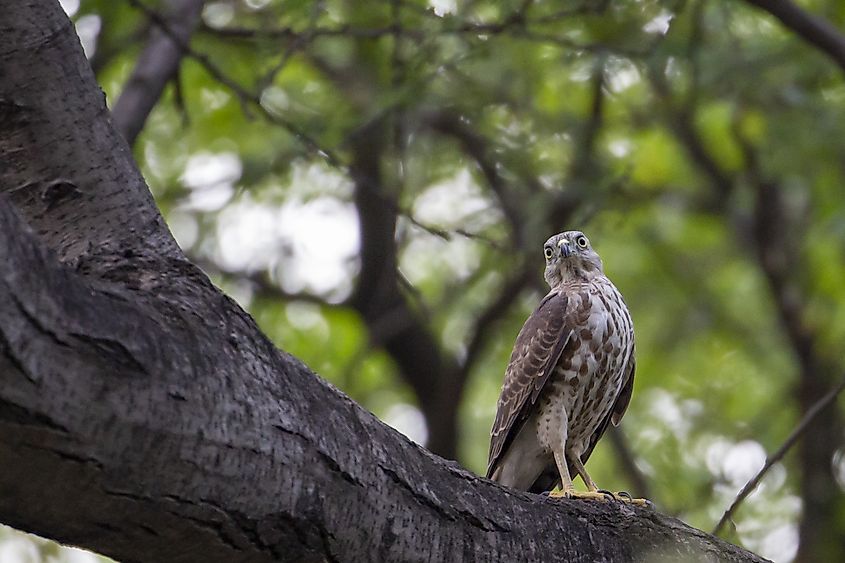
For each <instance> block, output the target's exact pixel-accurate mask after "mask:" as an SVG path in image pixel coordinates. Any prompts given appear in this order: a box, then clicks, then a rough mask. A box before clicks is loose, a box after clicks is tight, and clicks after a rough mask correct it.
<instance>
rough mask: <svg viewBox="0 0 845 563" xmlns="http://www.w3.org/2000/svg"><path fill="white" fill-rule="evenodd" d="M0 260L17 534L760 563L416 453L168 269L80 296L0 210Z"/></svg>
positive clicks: (241, 553)
mask: <svg viewBox="0 0 845 563" xmlns="http://www.w3.org/2000/svg"><path fill="white" fill-rule="evenodd" d="M0 249H2V254H0V303H2V306H0V307H1V308H0V327H2V328H0V340H2V354H0V374H2V378H3V385H2V387H0V459H2V460H3V471H1V472H0V493H2V494H0V520H2V521H4V522H7V523H9V524H12V525H14V526H16V527H19V528H22V529H25V530H30V531H34V532H36V533H39V534H41V535H45V536H47V537H53V538H56V539H59V540H61V541H65V542H69V543H73V544H77V545H82V546H84V547H88V548H90V549H95V550H97V551H100V552H102V553H105V554H108V555H110V556H113V557H116V558H118V559H120V560H122V561H127V562H129V561H189V560H190V561H195V560H198V559H202V560H204V561H273V560H279V559H283V560H299V561H304V560H332V561H340V560H418V559H420V560H421V559H425V560H429V559H433V560H452V561H454V560H465V561H476V560H501V561H513V560H570V559H574V558H576V557H577V558H579V559H582V560H607V561H630V560H634V559H635V558H640V557H645V558H646V559H648V557H649V554H652V555H654V556H655V557H656V556H659V555H660V554H670V555H671V556H673V557H689V558H692V559H693V560H698V559H701V560H708V559H712V560H725V561H760V559H759V558H757V557H755V556H753V555H751V554H749V553H747V552H743V551H742V550H740V549H739V548H736V547H734V546H730V545H729V544H725V543H722V542H720V541H718V540H716V539H714V538H712V537H710V536H707V535H706V534H704V533H702V532H698V531H695V530H692V529H690V528H687V527H686V526H684V525H682V524H681V523H679V522H677V521H674V520H672V519H669V518H666V517H663V516H661V515H659V514H657V513H655V512H650V511H647V510H638V509H632V508H630V507H628V506H623V505H615V504H614V505H611V504H590V503H584V504H580V503H578V502H574V501H572V502H567V501H564V502H548V501H542V500H541V499H540V498H539V497H536V496H533V495H527V494H520V493H515V492H510V491H506V490H503V489H502V488H501V487H499V486H497V485H495V484H493V483H490V482H489V481H487V480H484V479H480V478H478V477H475V476H474V475H471V474H469V473H467V472H465V471H463V470H461V469H459V468H458V467H456V466H454V465H452V464H449V463H447V462H444V461H443V460H440V459H439V458H436V457H434V456H432V455H431V454H428V453H427V452H425V451H424V450H422V449H421V448H419V447H417V446H415V445H413V444H412V443H410V442H408V441H407V440H406V439H404V438H403V437H401V436H400V435H399V434H398V433H396V432H395V431H393V430H391V429H390V428H388V427H386V426H384V425H383V424H381V423H380V422H379V421H378V420H376V419H375V418H374V417H373V416H372V415H370V414H369V413H366V412H364V411H362V410H361V409H360V408H359V407H357V406H356V405H355V404H354V403H353V402H352V401H350V400H349V399H348V398H346V397H344V396H343V395H341V394H340V393H338V392H337V391H336V390H334V389H333V388H332V387H330V386H329V385H327V384H326V383H324V382H323V381H322V380H320V379H319V378H317V377H315V376H313V375H312V374H311V373H310V372H308V370H307V368H305V367H304V366H303V365H302V364H301V363H300V362H298V361H297V360H295V359H294V358H292V357H290V356H287V355H285V354H284V353H281V352H279V351H278V350H276V349H275V348H274V347H273V346H272V344H271V343H270V342H268V341H267V340H266V338H264V337H263V336H262V335H261V334H260V332H259V331H258V329H257V328H256V326H255V324H254V323H253V321H252V319H250V318H249V317H248V316H247V315H246V314H244V313H243V312H242V311H241V310H240V309H239V308H238V307H237V306H236V305H235V304H234V303H233V302H231V301H230V300H228V299H225V298H223V296H221V295H220V294H219V293H218V291H217V290H216V289H215V288H214V287H213V286H211V284H209V283H208V281H207V279H206V278H205V277H204V276H203V275H202V274H200V273H198V272H197V271H196V270H195V269H194V268H193V266H191V265H190V264H188V263H186V262H181V261H178V260H164V261H160V262H158V263H153V262H152V260H151V259H149V258H142V259H138V258H133V259H132V260H127V261H125V262H123V263H120V264H118V263H115V264H114V268H113V269H111V270H110V271H109V272H108V273H107V274H106V277H107V278H108V281H107V282H106V281H96V282H90V281H88V280H86V279H85V278H83V277H81V276H79V275H78V274H75V273H74V272H72V271H69V270H67V269H66V268H64V267H62V266H60V265H59V264H57V263H56V262H55V261H54V260H53V259H52V257H51V255H50V254H49V253H47V252H44V251H42V250H41V249H40V245H39V243H38V241H36V239H35V238H34V237H33V236H32V235H31V234H29V233H28V232H27V229H26V227H25V226H24V225H23V223H22V221H21V220H20V219H19V218H18V217H16V214H15V213H14V212H13V211H12V209H11V208H10V206H9V205H8V204H7V203H5V202H4V203H3V204H2V205H0ZM155 269H158V270H160V271H161V273H160V274H156V273H155V271H154V270H155ZM40 499H49V502H39V500H40ZM529 530H530V532H529Z"/></svg>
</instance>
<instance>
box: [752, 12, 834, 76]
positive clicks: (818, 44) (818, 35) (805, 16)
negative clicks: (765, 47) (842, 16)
mask: <svg viewBox="0 0 845 563" xmlns="http://www.w3.org/2000/svg"><path fill="white" fill-rule="evenodd" d="M745 1H746V2H747V3H748V4H751V5H752V6H756V7H758V8H760V9H761V10H764V11H766V12H768V13H770V14H772V15H773V16H774V17H776V18H777V19H779V20H780V22H781V23H782V24H783V25H785V26H786V27H787V28H789V29H791V30H792V31H794V32H795V33H796V34H797V35H798V36H799V37H801V38H802V39H803V40H804V41H806V42H807V43H809V44H810V45H812V46H813V47H815V48H816V49H818V50H819V51H821V52H823V53H825V54H827V55H828V56H829V57H830V58H831V59H833V61H834V62H835V63H836V64H837V65H839V66H840V67H841V68H842V70H845V34H843V33H842V32H841V31H839V30H838V29H837V28H835V27H834V26H833V25H831V24H830V22H828V21H827V20H825V19H824V18H821V17H819V16H816V15H813V14H811V13H809V12H806V11H804V10H802V9H801V8H800V7H799V6H797V5H796V4H793V3H792V2H790V1H789V0H745Z"/></svg>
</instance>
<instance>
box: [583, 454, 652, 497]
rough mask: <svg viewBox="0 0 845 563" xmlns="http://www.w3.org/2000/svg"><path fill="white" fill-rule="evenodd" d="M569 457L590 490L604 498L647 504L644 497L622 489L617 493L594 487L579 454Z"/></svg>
mask: <svg viewBox="0 0 845 563" xmlns="http://www.w3.org/2000/svg"><path fill="white" fill-rule="evenodd" d="M570 459H571V460H572V466H573V467H575V470H576V471H577V472H578V475H580V476H581V479H583V480H584V484H585V485H587V488H588V489H589V490H590V492H593V493H597V494H599V495H601V496H602V497H604V498H608V497H610V498H612V499H616V500H621V501H623V502H627V503H630V504H636V505H637V506H648V501H647V500H646V499H642V498H632V497H631V495H629V494H628V493H626V492H624V491H623V492H619V493H611V492H610V491H605V490H601V489H599V488H598V487H596V484H595V483H594V482H593V480H592V479H591V478H590V476H589V475H588V474H587V468H586V467H584V464H583V463H581V458H580V456H577V455H574V454H570Z"/></svg>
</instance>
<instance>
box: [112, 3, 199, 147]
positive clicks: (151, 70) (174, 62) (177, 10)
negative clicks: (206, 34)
mask: <svg viewBox="0 0 845 563" xmlns="http://www.w3.org/2000/svg"><path fill="white" fill-rule="evenodd" d="M204 4H205V0H174V1H173V2H171V5H170V7H169V15H168V16H167V18H166V19H167V21H169V22H170V24H169V25H170V32H169V33H172V35H173V37H176V38H178V40H179V41H180V42H181V43H179V44H177V43H174V39H173V38H171V35H169V34H168V33H166V32H164V31H163V30H162V29H161V28H159V27H154V28H153V29H151V30H150V37H149V40H148V41H147V44H146V46H145V47H144V50H143V51H142V52H141V54H140V56H139V57H138V60H137V61H136V62H135V68H134V69H133V70H132V74H131V75H130V76H129V79H128V80H127V81H126V84H125V85H124V87H123V91H122V92H121V93H120V96H119V97H118V98H117V102H115V104H114V107H113V108H112V118H113V119H114V125H115V127H116V128H117V130H118V131H119V132H120V134H121V135H123V138H124V139H126V142H127V143H129V144H130V145H132V144H134V143H135V138H136V137H137V136H138V133H140V132H141V130H142V129H143V128H144V123H146V121H147V116H149V114H150V112H151V111H152V109H153V107H154V106H155V105H156V103H157V102H158V100H159V98H160V97H161V95H162V93H163V92H164V87H165V86H166V85H167V83H168V82H169V81H170V80H171V79H172V78H173V77H174V76H175V75H176V72H177V71H178V69H179V64H180V63H181V61H182V56H183V54H184V52H183V51H182V49H181V48H180V47H179V45H180V44H187V43H188V41H189V39H190V36H191V34H192V33H193V31H194V29H195V28H196V26H197V24H198V23H199V20H200V14H201V12H202V7H203V5H204ZM160 18H161V19H162V20H164V19H165V18H164V17H163V16H160Z"/></svg>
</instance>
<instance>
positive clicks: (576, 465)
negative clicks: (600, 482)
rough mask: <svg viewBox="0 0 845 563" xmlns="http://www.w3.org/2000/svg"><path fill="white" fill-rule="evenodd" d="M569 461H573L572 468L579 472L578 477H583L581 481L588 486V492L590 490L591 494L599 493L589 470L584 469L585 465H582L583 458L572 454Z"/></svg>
mask: <svg viewBox="0 0 845 563" xmlns="http://www.w3.org/2000/svg"><path fill="white" fill-rule="evenodd" d="M569 459H570V460H572V467H574V468H575V471H577V472H578V475H580V476H581V479H583V480H584V484H585V485H587V490H589V491H590V492H593V493H594V492H596V491H598V490H599V488H598V487H596V484H595V483H594V482H593V480H592V479H591V478H590V476H589V475H588V474H587V468H586V467H584V464H583V463H581V456H579V455H576V454H575V453H572V452H570V453H569Z"/></svg>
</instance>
